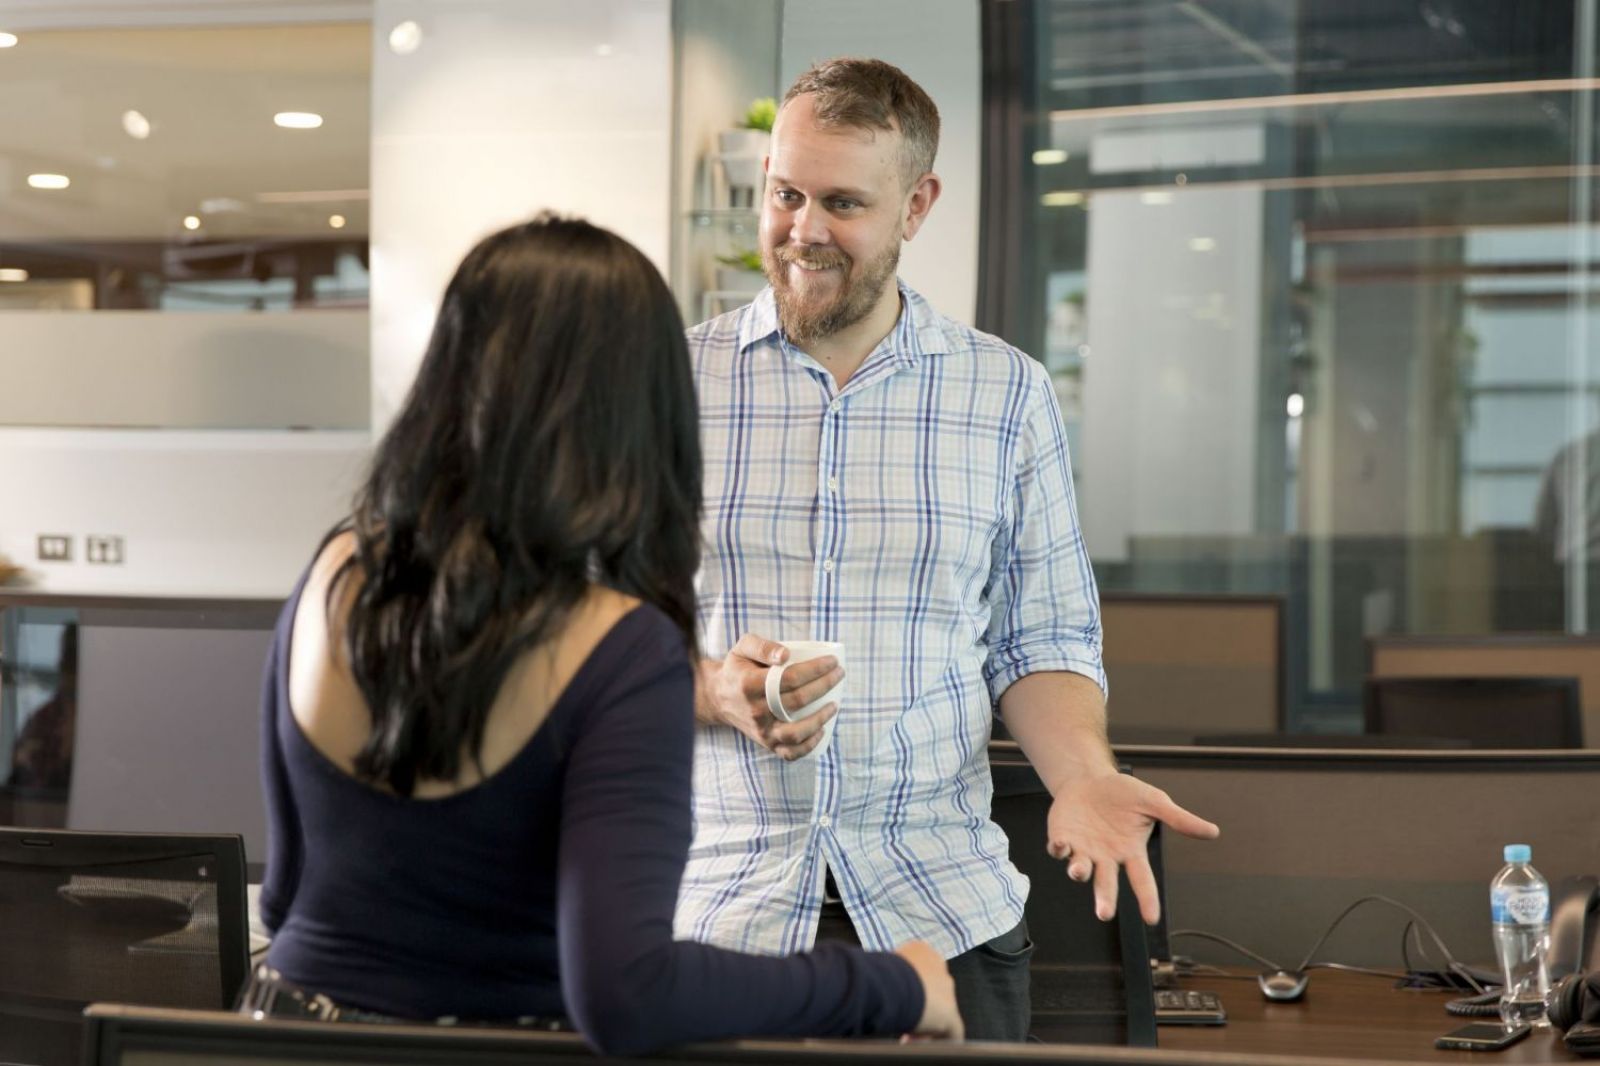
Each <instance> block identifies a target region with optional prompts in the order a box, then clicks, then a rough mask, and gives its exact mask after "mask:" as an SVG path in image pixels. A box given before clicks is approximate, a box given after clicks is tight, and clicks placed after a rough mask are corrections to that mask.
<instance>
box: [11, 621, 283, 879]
mask: <svg viewBox="0 0 1600 1066" xmlns="http://www.w3.org/2000/svg"><path fill="white" fill-rule="evenodd" d="M280 607H281V602H280V601H275V600H236V599H228V600H222V599H187V598H185V599H160V598H141V597H121V596H94V597H87V596H73V595H67V594H44V593H25V592H21V591H0V822H3V823H4V824H14V825H22V826H40V827H47V826H55V827H66V828H71V829H91V830H120V831H127V832H187V833H237V834H239V835H241V836H243V837H244V839H245V847H246V852H247V856H248V858H249V860H250V862H251V864H252V865H253V866H256V867H257V868H259V864H260V863H262V862H263V861H264V860H265V856H266V815H265V811H264V807H263V804H262V799H261V787H260V726H259V722H260V707H261V677H262V672H263V669H264V667H265V664H266V657H267V651H268V648H269V646H270V644H271V642H272V630H273V626H274V624H275V623H276V620H277V616H278V612H279V609H280ZM68 633H71V634H72V640H71V641H70V642H69V641H68V640H67V639H66V634H68ZM69 643H70V645H71V648H70V654H69V655H68V656H67V657H66V658H65V659H64V660H63V659H61V658H60V657H59V656H58V655H57V654H56V651H55V650H56V649H57V648H58V647H60V648H62V649H63V650H67V646H68V645H69ZM24 649H29V654H27V655H24V654H22V653H23V651H24ZM47 653H48V654H47ZM45 713H49V714H54V715H59V716H61V717H62V718H63V719H64V723H63V724H62V725H61V726H60V727H58V728H53V729H51V730H50V731H49V732H50V735H51V737H52V738H53V739H52V741H51V743H52V744H53V745H54V746H57V747H59V748H60V749H61V751H60V752H59V753H58V755H59V757H58V758H54V759H53V760H52V765H53V766H55V764H59V763H60V762H61V761H62V759H63V758H64V759H65V761H66V766H65V769H64V770H62V771H61V772H57V771H58V770H59V767H55V768H53V769H52V770H51V772H50V773H49V774H48V775H47V776H48V780H44V781H23V780H21V778H23V777H24V776H25V775H23V774H22V773H21V763H20V762H19V759H20V756H19V753H18V749H17V742H18V740H19V739H20V737H21V736H22V734H23V733H24V732H25V731H27V730H28V728H29V726H28V723H29V721H30V720H32V719H34V718H35V716H37V715H40V714H45ZM35 724H36V725H37V724H38V723H35ZM35 731H36V732H37V730H35Z"/></svg>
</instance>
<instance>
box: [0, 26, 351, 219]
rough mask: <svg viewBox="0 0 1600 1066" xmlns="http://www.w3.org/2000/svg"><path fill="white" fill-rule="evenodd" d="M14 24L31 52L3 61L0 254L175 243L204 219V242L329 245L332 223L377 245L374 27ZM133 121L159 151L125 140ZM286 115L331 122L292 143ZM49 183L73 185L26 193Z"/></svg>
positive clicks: (13, 53)
mask: <svg viewBox="0 0 1600 1066" xmlns="http://www.w3.org/2000/svg"><path fill="white" fill-rule="evenodd" d="M11 6H12V7H13V8H14V7H15V6H16V5H15V4H12V5H11ZM24 6H26V5H24ZM80 6H82V5H80ZM94 6H97V7H107V6H110V7H120V6H122V5H119V4H109V5H107V4H104V3H102V4H100V5H94ZM147 6H152V5H147ZM153 6H154V7H156V8H159V7H161V6H162V5H159V4H157V5H153ZM167 6H169V7H172V6H184V7H187V8H190V9H192V8H194V7H196V6H197V5H195V4H193V3H191V4H188V5H167ZM206 6H215V7H217V8H224V9H231V10H234V11H235V13H237V10H238V9H240V8H242V7H243V6H245V5H241V4H233V3H227V2H221V3H214V4H213V5H206ZM257 6H260V5H257ZM280 6H281V5H280ZM299 6H300V7H306V6H310V5H304V4H302V5H299ZM346 6H348V5H346ZM6 14H7V8H6V6H4V5H3V4H0V28H6V26H7V25H10V26H13V27H15V28H14V29H13V32H16V33H17V35H18V37H19V38H20V41H19V43H18V44H17V46H16V47H14V48H8V49H0V241H50V240H64V239H70V240H146V239H153V238H161V239H166V238H171V237H174V236H182V235H185V234H186V231H185V230H184V228H183V218H184V216H186V215H191V214H193V215H199V216H200V217H201V218H202V219H203V222H204V225H203V228H202V230H201V231H200V234H199V235H201V236H206V237H239V236H274V237H308V236H317V237H321V236H329V235H331V234H332V232H333V231H332V230H331V229H330V228H329V226H328V221H327V220H328V216H329V215H331V214H334V213H338V214H341V215H344V216H345V217H346V219H347V220H348V224H347V226H346V227H345V229H344V230H343V232H344V233H345V234H364V233H365V232H366V228H367V201H366V190H367V187H368V172H369V171H368V152H369V140H370V123H369V113H370V104H371V50H372V30H371V26H370V24H369V23H365V22H350V23H311V24H298V25H295V24H276V25H238V26H234V25H229V26H204V27H170V26H157V27H148V26H146V27H134V28H113V29H106V28H97V29H50V30H27V29H24V28H22V27H21V26H20V25H18V20H17V19H12V20H11V21H10V22H9V23H8V22H7V21H6ZM130 109H136V110H138V111H139V112H141V113H142V114H143V115H144V116H145V117H146V118H148V119H149V121H150V123H151V126H152V131H151V133H150V136H149V137H148V138H147V139H145V140H142V141H141V140H135V139H134V138H132V137H130V136H129V135H128V134H127V133H126V132H125V131H124V130H123V125H122V115H123V113H124V112H125V111H127V110H130ZM279 111H314V112H317V113H318V114H321V115H322V116H323V118H324V123H323V125H322V127H321V128H320V129H316V130H285V129H279V128H277V127H276V126H274V125H273V122H272V116H273V114H274V113H276V112H279ZM41 171H45V172H51V173H62V174H66V175H68V176H69V177H70V178H71V179H72V185H71V187H70V188H69V189H66V190H64V191H41V190H36V189H32V188H29V187H28V185H27V176H28V175H29V174H31V173H37V172H41ZM318 193H329V194H331V195H328V196H324V197H318V196H316V195H315V194H318ZM282 194H293V195H290V196H288V197H284V196H283V195H282ZM308 197H309V198H308ZM285 200H287V201H288V202H284V201H285ZM207 201H211V202H212V204H211V206H212V207H213V208H214V210H212V211H210V212H206V211H204V210H203V205H205V204H206V203H207ZM228 201H231V202H232V204H235V205H237V206H236V207H233V206H231V205H230V204H228V203H227V202H228ZM219 207H221V208H227V209H225V210H215V208H219Z"/></svg>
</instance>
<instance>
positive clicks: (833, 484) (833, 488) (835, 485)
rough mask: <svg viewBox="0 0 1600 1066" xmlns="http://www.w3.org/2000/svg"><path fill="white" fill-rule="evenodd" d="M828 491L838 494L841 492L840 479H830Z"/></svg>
mask: <svg viewBox="0 0 1600 1066" xmlns="http://www.w3.org/2000/svg"><path fill="white" fill-rule="evenodd" d="M828 491H829V492H838V491H839V479H838V478H836V477H830V478H829V479H828Z"/></svg>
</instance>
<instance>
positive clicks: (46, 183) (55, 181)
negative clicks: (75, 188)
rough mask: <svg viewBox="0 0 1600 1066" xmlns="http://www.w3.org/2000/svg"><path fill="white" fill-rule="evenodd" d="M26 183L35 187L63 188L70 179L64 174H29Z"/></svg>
mask: <svg viewBox="0 0 1600 1066" xmlns="http://www.w3.org/2000/svg"><path fill="white" fill-rule="evenodd" d="M28 184H29V185H30V186H32V187H33V188H35V189H65V188H66V187H67V186H68V185H71V184H72V179H71V178H69V177H67V176H66V175H65V174H29V175H28Z"/></svg>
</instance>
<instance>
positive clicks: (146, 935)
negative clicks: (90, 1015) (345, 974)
mask: <svg viewBox="0 0 1600 1066" xmlns="http://www.w3.org/2000/svg"><path fill="white" fill-rule="evenodd" d="M245 924H246V923H245V886H244V854H243V849H242V848H241V846H240V841H239V838H238V837H237V836H202V835H175V834H144V833H78V832H73V831H70V830H60V829H55V830H48V829H15V828H10V829H0V960H4V965H0V1061H4V1062H6V1063H8V1064H10V1063H26V1064H30V1066H31V1064H40V1066H46V1064H51V1063H69V1062H74V1061H76V1059H77V1052H78V1048H79V1047H80V1045H81V1043H82V1011H83V1008H84V1007H85V1006H87V1005H88V1004H89V1003H91V1002H93V1001H95V1000H107V999H115V1000H122V1001H125V1002H132V1003H144V1004H151V1005H158V1006H172V1007H203V1008H212V1009H215V1008H221V1007H227V1006H231V1005H232V1003H233V1000H234V997H235V996H236V995H237V994H238V990H239V987H240V985H241V983H242V982H243V980H244V973H245V967H246V956H245Z"/></svg>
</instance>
